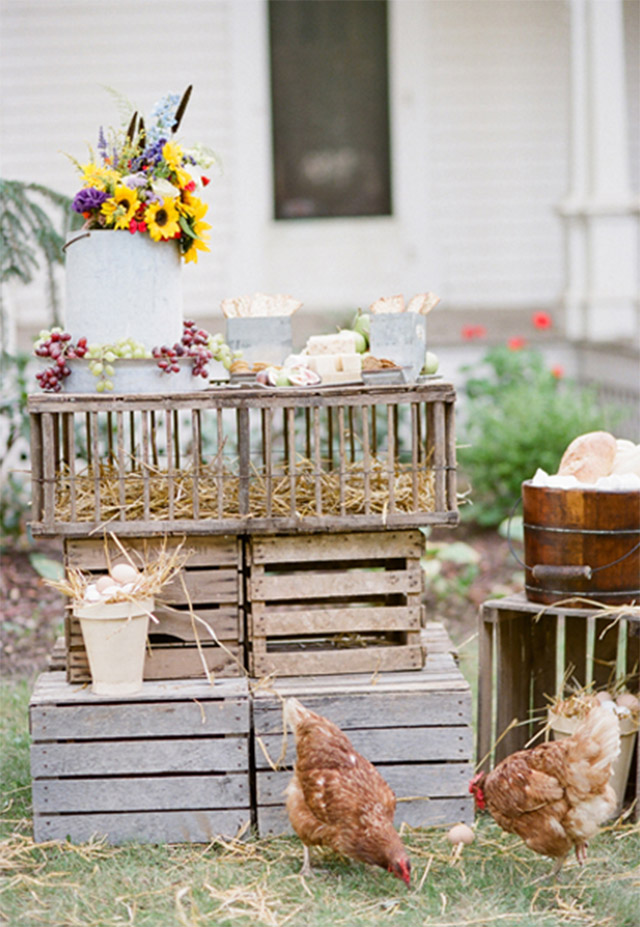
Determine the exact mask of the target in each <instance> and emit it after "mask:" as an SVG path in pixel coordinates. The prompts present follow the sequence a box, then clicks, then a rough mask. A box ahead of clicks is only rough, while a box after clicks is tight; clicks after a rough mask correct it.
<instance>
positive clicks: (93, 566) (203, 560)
mask: <svg viewBox="0 0 640 927" xmlns="http://www.w3.org/2000/svg"><path fill="white" fill-rule="evenodd" d="M116 533H118V532H116ZM238 543H239V542H238V539H237V538H236V537H227V536H225V535H217V536H216V535H214V536H212V537H199V536H197V535H193V536H188V537H177V538H171V537H158V536H156V537H151V538H135V537H134V538H127V543H126V545H125V547H126V549H127V551H128V552H129V554H130V555H131V551H132V550H133V551H139V552H141V553H144V555H145V559H150V558H151V557H153V556H157V552H158V551H160V550H162V549H166V550H168V551H172V550H174V549H175V548H176V547H179V546H181V547H182V550H183V552H184V553H185V554H188V560H187V568H190V567H196V566H231V565H235V566H236V567H237V566H239V565H240V553H239V547H238ZM64 550H65V558H66V563H67V565H68V566H71V567H76V568H78V569H81V570H88V571H91V570H106V568H107V554H106V552H107V550H108V553H109V558H110V560H111V563H112V564H115V563H119V562H121V561H124V560H126V557H125V556H124V554H122V553H121V551H120V549H119V548H118V546H117V545H116V544H114V543H113V542H109V543H108V545H105V541H104V539H102V538H67V539H66V540H65V542H64ZM133 559H134V561H135V559H136V557H135V554H134V555H133Z"/></svg>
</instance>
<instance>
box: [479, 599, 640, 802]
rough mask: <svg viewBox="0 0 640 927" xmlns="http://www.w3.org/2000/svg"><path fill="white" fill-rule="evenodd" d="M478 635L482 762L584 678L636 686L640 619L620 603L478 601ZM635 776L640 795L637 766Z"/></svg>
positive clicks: (512, 746)
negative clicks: (602, 609)
mask: <svg viewBox="0 0 640 927" xmlns="http://www.w3.org/2000/svg"><path fill="white" fill-rule="evenodd" d="M479 636H480V643H479V668H478V726H477V733H478V736H477V752H478V761H479V762H481V761H482V765H483V768H484V769H490V768H491V766H492V765H494V764H496V763H499V762H500V760H502V759H503V758H504V757H505V756H508V755H509V754H510V753H513V752H514V751H515V750H521V749H523V748H524V746H525V745H526V744H527V742H528V741H529V740H530V738H531V737H532V736H533V735H534V734H535V733H536V732H537V731H539V730H540V729H541V727H542V726H544V724H545V723H546V709H547V707H548V705H549V700H550V699H553V698H554V697H555V696H556V695H568V694H569V693H570V691H571V690H573V691H575V689H576V688H580V687H583V686H586V685H587V684H588V683H589V682H593V684H594V687H595V688H596V689H602V688H606V687H608V686H611V685H612V684H615V682H616V681H620V680H623V679H626V683H627V686H628V688H629V690H630V691H632V692H638V689H639V687H640V618H639V617H638V615H637V614H634V613H631V612H629V613H628V614H625V612H624V607H621V609H620V613H619V614H617V615H616V616H613V615H612V614H611V613H610V612H609V613H606V614H602V613H600V614H599V611H598V609H588V608H571V607H569V606H562V605H558V604H556V605H540V604H537V603H535V602H529V601H527V600H526V599H525V597H524V596H523V595H514V596H508V597H506V598H504V599H495V600H489V601H487V602H485V603H484V604H483V605H482V606H481V608H480V614H479ZM514 720H516V721H518V725H517V726H514V727H511V728H510V729H509V726H510V724H511V723H512V722H513V721H514ZM505 732H506V733H505ZM494 744H495V748H494ZM639 750H640V746H639ZM639 768H640V763H637V764H636V770H637V769H639ZM632 778H633V775H632ZM635 783H636V784H635V795H637V796H638V797H640V775H639V774H638V772H636V774H635Z"/></svg>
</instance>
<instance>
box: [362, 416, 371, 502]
mask: <svg viewBox="0 0 640 927" xmlns="http://www.w3.org/2000/svg"><path fill="white" fill-rule="evenodd" d="M362 470H363V473H364V511H365V515H369V514H370V512H371V448H370V445H369V416H368V412H367V410H366V408H363V409H362Z"/></svg>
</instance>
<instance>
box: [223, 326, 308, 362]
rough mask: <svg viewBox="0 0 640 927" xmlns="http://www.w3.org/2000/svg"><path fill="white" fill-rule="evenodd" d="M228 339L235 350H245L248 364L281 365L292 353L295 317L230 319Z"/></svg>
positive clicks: (243, 352)
mask: <svg viewBox="0 0 640 927" xmlns="http://www.w3.org/2000/svg"><path fill="white" fill-rule="evenodd" d="M226 340H227V344H228V345H229V347H230V348H231V350H232V351H242V359H243V360H245V361H247V363H248V364H254V363H256V362H261V363H265V364H281V363H282V362H283V361H284V359H285V358H286V357H287V356H288V355H289V354H291V352H292V341H291V317H290V316H288V315H276V316H267V317H259V316H258V317H256V318H239V319H234V318H231V319H227V329H226Z"/></svg>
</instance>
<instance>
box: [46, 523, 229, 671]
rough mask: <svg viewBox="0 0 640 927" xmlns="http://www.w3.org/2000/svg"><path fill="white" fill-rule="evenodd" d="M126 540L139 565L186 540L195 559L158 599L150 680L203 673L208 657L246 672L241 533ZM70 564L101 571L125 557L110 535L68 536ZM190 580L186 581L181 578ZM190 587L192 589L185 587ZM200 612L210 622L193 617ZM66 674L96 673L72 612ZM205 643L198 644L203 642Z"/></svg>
mask: <svg viewBox="0 0 640 927" xmlns="http://www.w3.org/2000/svg"><path fill="white" fill-rule="evenodd" d="M121 543H123V546H124V547H125V549H126V550H127V551H128V552H129V554H130V556H131V558H132V560H133V561H134V562H135V563H143V562H147V561H149V560H152V559H153V556H154V551H158V550H159V549H162V548H164V549H166V550H167V551H168V552H171V551H172V550H174V549H175V548H177V547H179V546H180V545H181V547H182V552H184V553H185V554H186V555H188V560H187V562H186V564H185V566H184V567H183V568H182V570H181V571H180V573H179V574H178V575H177V576H176V577H175V578H174V579H173V580H172V581H171V582H170V583H168V584H167V586H165V588H164V589H163V591H162V594H161V596H159V597H158V599H157V600H156V607H155V608H154V614H155V616H156V617H157V618H158V619H159V624H153V623H150V625H149V646H148V647H147V653H146V657H145V664H144V679H179V678H186V677H194V676H203V675H204V667H203V663H202V661H203V658H204V660H205V661H206V664H207V668H208V670H209V671H210V672H212V673H214V674H216V675H222V676H237V675H239V674H242V672H243V670H244V629H243V624H244V616H243V611H242V589H243V579H242V543H241V541H240V539H238V538H235V537H225V536H214V537H200V536H195V537H183V538H156V539H144V538H126V539H125V540H124V542H121ZM64 549H65V563H66V565H67V566H68V567H75V568H77V569H80V570H82V571H83V572H85V573H88V574H92V575H95V576H96V577H97V576H98V575H101V574H104V573H105V572H106V571H107V552H108V555H109V558H110V561H111V563H112V564H114V563H118V562H121V561H123V560H124V559H125V557H124V555H123V554H122V553H121V551H120V549H119V548H118V547H117V546H116V545H115V543H113V541H111V542H110V543H109V545H108V546H107V544H106V543H105V541H104V540H100V539H97V538H95V539H94V538H83V539H81V540H80V539H71V538H67V539H66V540H65V542H64ZM183 579H184V585H183V582H182V580H183ZM185 587H186V590H185ZM189 603H190V604H191V608H192V609H193V612H194V613H195V614H196V615H197V616H198V617H199V618H201V619H202V620H203V621H205V622H206V623H207V625H208V626H209V628H211V630H212V631H213V633H214V634H215V636H216V638H217V640H218V641H219V644H218V643H216V642H215V641H214V639H213V637H212V635H211V634H210V633H209V631H208V630H207V628H206V627H204V626H203V625H202V624H201V623H200V622H198V621H195V620H193V619H192V616H191V613H190V604H189ZM65 639H66V646H67V679H68V681H69V682H87V681H89V680H90V678H91V676H90V673H89V664H88V660H87V654H86V650H85V646H84V641H83V638H82V631H81V629H80V622H79V620H78V619H77V618H75V617H74V616H73V615H72V614H71V613H70V612H69V613H68V614H67V616H66V619H65ZM198 644H199V646H198Z"/></svg>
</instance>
